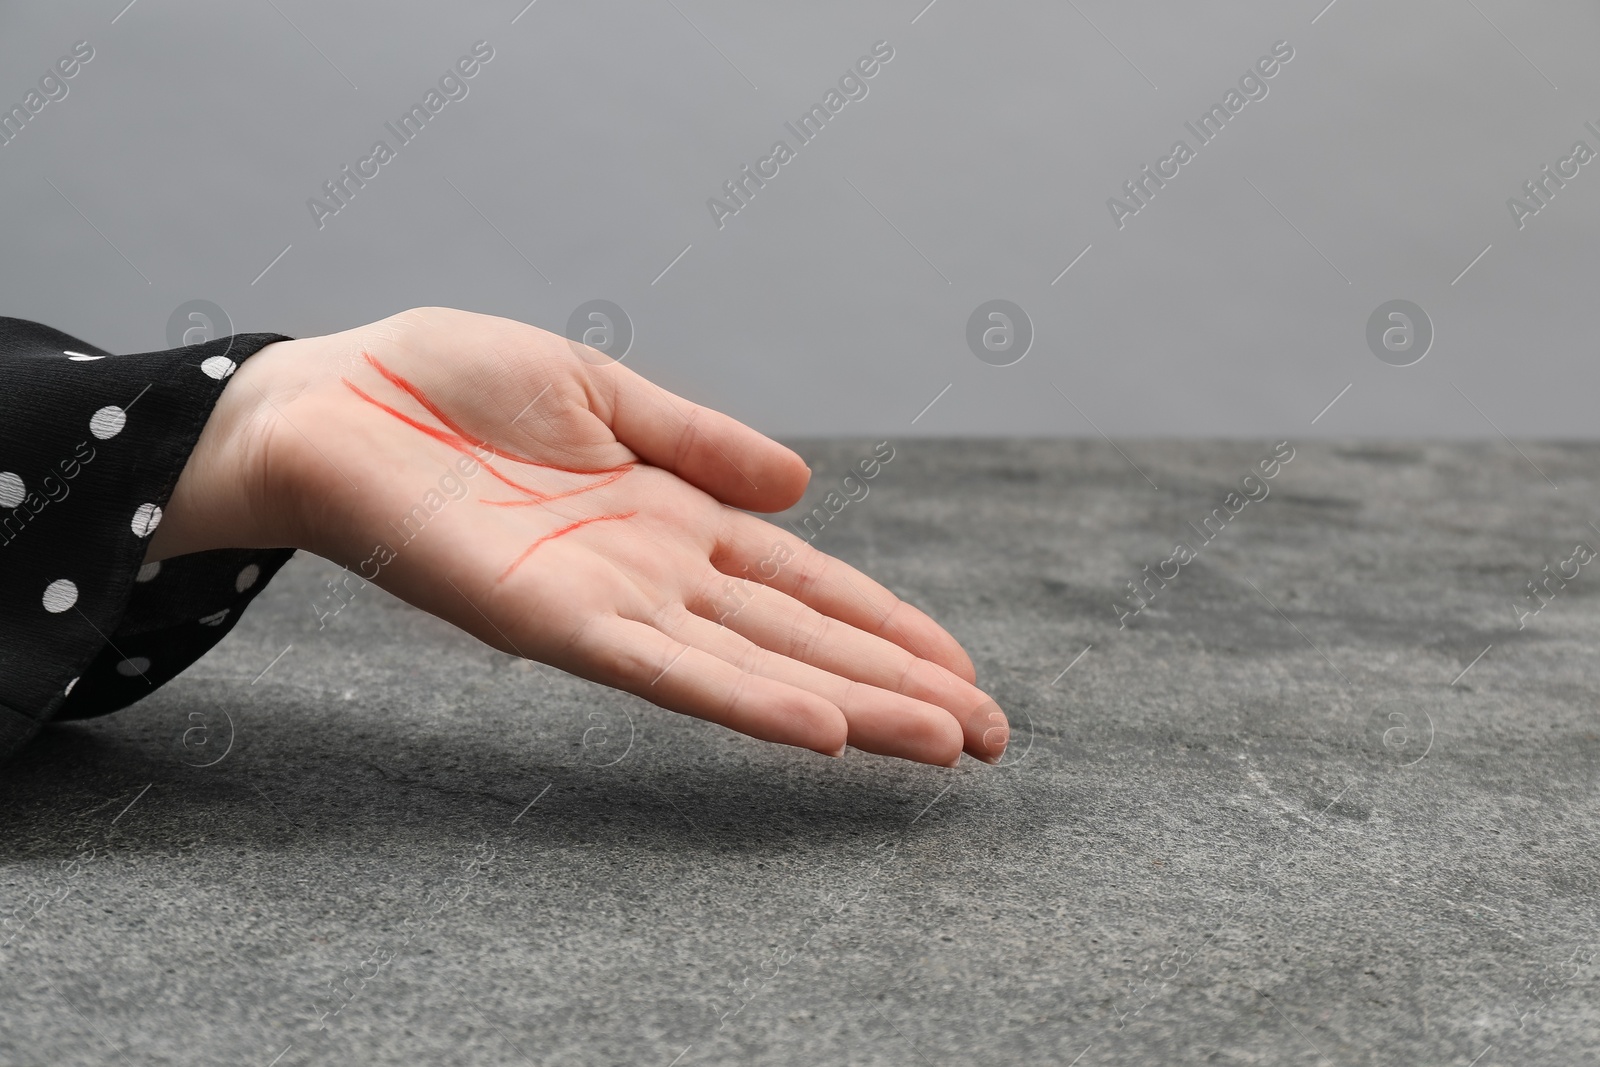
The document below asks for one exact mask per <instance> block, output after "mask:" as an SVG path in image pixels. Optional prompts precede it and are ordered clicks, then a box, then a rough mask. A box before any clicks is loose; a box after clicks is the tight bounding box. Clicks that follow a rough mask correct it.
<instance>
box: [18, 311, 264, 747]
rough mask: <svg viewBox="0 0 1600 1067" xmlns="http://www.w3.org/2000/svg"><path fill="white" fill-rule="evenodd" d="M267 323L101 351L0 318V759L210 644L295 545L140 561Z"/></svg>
mask: <svg viewBox="0 0 1600 1067" xmlns="http://www.w3.org/2000/svg"><path fill="white" fill-rule="evenodd" d="M285 340H288V338H286V337H282V336H280V335H278V334H264V333H258V334H239V335H236V336H233V337H222V338H218V339H216V340H214V341H206V342H203V343H201V344H195V345H190V346H188V347H185V348H177V349H172V350H170V351H165V352H141V353H137V354H133V355H112V354H111V353H109V352H105V351H102V350H100V349H98V348H95V347H94V346H92V345H87V344H84V343H83V342H82V341H79V340H77V339H75V338H73V337H69V336H68V335H67V334H64V333H62V332H60V331H59V330H53V329H51V328H49V327H48V326H41V325H39V324H37V323H32V322H25V321H23V320H21V319H8V318H3V317H0V760H3V759H6V758H8V757H10V756H11V755H13V754H14V753H15V752H16V750H17V749H18V748H20V747H21V746H22V745H23V744H24V743H25V742H26V741H27V740H28V738H30V737H31V736H33V734H35V733H36V732H37V731H38V730H39V728H40V726H41V725H43V724H44V723H47V722H51V721H53V720H63V719H82V718H88V717H90V716H94V715H104V714H106V713H108V712H112V711H116V710H117V709H119V708H124V707H127V706H128V705H129V704H132V703H133V702H134V701H136V700H138V699H140V698H141V697H144V696H148V695H149V694H150V693H151V692H153V691H154V690H155V688H156V687H157V686H159V685H161V684H163V683H164V682H167V681H169V680H170V679H172V678H173V677H175V676H176V675H177V674H178V672H180V671H182V670H183V669H184V668H185V667H187V666H189V664H191V663H193V662H194V661H195V660H197V659H199V658H200V657H201V656H202V655H204V654H205V652H206V651H207V650H208V649H210V648H211V646H213V645H215V644H216V643H217V642H218V641H220V640H221V639H222V637H223V636H224V635H225V634H227V632H228V631H229V630H230V629H232V628H233V625H234V623H235V622H237V621H238V618H239V614H240V612H242V611H243V610H244V608H245V606H246V605H248V604H249V603H250V601H251V600H252V599H253V598H254V597H255V595H256V594H257V593H259V592H260V591H261V589H262V588H263V587H264V586H265V585H266V584H267V581H268V580H269V579H270V578H271V577H272V576H273V575H274V574H275V573H277V571H278V569H279V568H280V567H282V566H283V565H284V564H285V563H287V562H288V560H289V557H290V556H291V555H293V554H294V553H293V550H292V549H270V550H255V549H225V550H220V551H215V552H198V553H195V554H193V555H188V556H178V557H176V558H173V559H168V560H164V561H163V562H161V563H152V564H150V565H149V566H144V565H143V563H144V555H145V549H146V548H147V546H148V544H149V537H150V535H151V533H153V532H154V531H155V529H156V527H157V525H159V524H160V522H161V513H162V509H163V508H164V507H166V505H167V501H168V500H169V499H170V497H171V496H172V491H173V489H174V488H175V487H176V485H177V483H178V475H179V474H180V473H182V471H183V467H184V464H185V463H187V462H188V459H189V455H190V453H192V452H193V451H194V447H195V444H196V443H197V442H198V441H199V438H200V431H201V430H202V429H203V428H204V426H205V424H206V420H207V419H208V418H209V417H210V415H211V410H212V408H213V407H214V406H215V404H216V402H217V398H218V397H219V396H221V395H222V390H223V389H224V388H225V387H226V386H227V383H228V378H229V376H230V375H232V374H233V372H234V370H235V369H237V367H238V365H239V363H240V362H242V361H243V360H245V359H247V358H248V357H250V356H251V355H254V354H255V353H256V352H258V351H260V350H261V349H263V348H265V347H266V346H267V345H269V344H272V343H273V342H274V341H285Z"/></svg>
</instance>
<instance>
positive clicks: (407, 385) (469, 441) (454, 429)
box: [340, 352, 638, 585]
mask: <svg viewBox="0 0 1600 1067" xmlns="http://www.w3.org/2000/svg"><path fill="white" fill-rule="evenodd" d="M362 355H363V356H364V357H365V358H366V361H367V363H368V364H370V365H371V366H372V368H373V369H374V370H376V371H377V372H378V373H379V374H381V375H383V377H384V379H385V380H386V381H388V382H389V383H390V384H392V385H394V386H396V387H397V388H399V389H400V390H401V391H402V392H404V393H405V394H406V395H408V396H410V397H411V398H412V399H413V400H415V401H416V402H417V403H419V404H421V405H422V406H423V408H425V409H426V410H427V412H428V413H429V414H430V415H432V416H433V417H434V418H436V419H438V420H439V422H441V423H443V424H444V426H445V427H446V429H444V430H440V429H438V428H437V427H433V426H429V425H427V424H426V423H424V422H422V421H420V420H418V419H415V418H412V417H411V416H410V415H407V414H406V413H405V412H403V411H400V410H399V409H397V408H395V407H393V406H391V405H389V404H385V403H384V402H383V401H381V400H379V399H377V398H376V397H374V396H372V395H371V394H370V393H368V392H366V391H365V390H363V389H362V388H361V387H360V386H358V385H356V384H355V383H354V382H352V381H351V380H350V379H348V378H341V379H340V380H341V381H342V382H344V384H345V386H346V387H347V388H348V389H349V390H350V391H351V392H353V393H355V394H356V396H358V397H360V398H361V399H362V400H365V401H366V402H367V403H369V404H371V405H372V406H373V407H375V408H377V409H379V410H380V411H382V412H384V413H385V414H387V415H390V416H391V417H393V418H395V419H398V420H399V421H401V422H403V423H405V424H406V425H407V426H410V427H411V428H412V429H414V430H416V431H418V432H419V433H423V434H426V435H427V436H429V437H432V438H433V439H434V440H436V441H440V442H442V443H444V444H446V445H448V446H450V447H451V448H452V449H454V450H455V451H457V452H460V453H461V454H462V455H465V456H471V457H472V458H473V459H474V460H475V461H476V462H478V463H479V464H480V465H481V466H482V467H483V469H484V470H486V471H488V472H489V473H490V474H491V475H493V476H494V477H495V478H497V479H498V480H500V481H502V482H504V483H505V484H506V485H509V486H510V487H512V488H513V489H515V490H517V491H518V492H520V493H524V494H526V495H527V497H529V498H530V499H525V500H483V501H480V503H482V504H485V505H487V506H489V507H539V506H543V505H545V504H548V503H550V502H551V501H554V500H561V499H564V498H566V497H570V496H576V495H578V494H579V493H587V492H589V491H590V490H593V489H600V488H602V487H604V486H607V485H610V484H612V483H613V482H615V481H617V480H618V479H619V478H621V477H622V476H623V475H624V474H627V473H628V472H629V471H631V470H633V467H634V465H633V464H632V463H625V464H622V465H621V466H616V467H602V468H598V469H584V468H574V467H562V466H559V465H556V464H552V463H540V462H538V461H537V460H531V459H527V458H525V457H522V456H517V455H515V454H512V453H506V454H505V455H506V458H508V459H510V460H512V461H513V462H516V463H523V464H526V465H528V466H531V467H541V468H543V469H545V470H558V471H563V472H566V473H568V474H609V475H610V477H608V478H602V479H600V480H599V481H597V482H592V483H590V484H589V485H583V486H579V487H578V488H576V489H569V490H567V491H565V492H561V493H546V492H544V491H543V490H540V489H535V488H533V487H532V486H528V485H523V484H522V483H520V482H517V481H514V480H513V479H511V478H509V477H507V476H506V475H505V474H503V473H501V472H500V471H499V470H498V469H496V468H495V467H494V466H493V465H492V464H490V463H489V462H487V461H486V460H484V459H482V458H480V456H481V453H483V452H488V453H489V454H491V455H494V456H496V457H498V456H500V455H501V453H500V452H499V450H497V449H496V448H495V447H494V446H493V445H491V444H489V443H488V442H487V441H483V440H481V439H479V438H476V437H473V436H472V435H470V434H468V433H467V432H466V431H465V430H463V429H462V428H461V427H460V426H458V425H456V423H455V422H454V421H452V420H451V419H450V417H449V416H447V415H446V414H445V413H444V412H443V411H442V410H440V409H439V407H438V405H436V404H435V403H433V401H431V400H429V399H428V397H427V396H426V395H425V394H424V393H423V392H422V390H421V389H419V388H417V387H416V386H415V385H413V384H412V383H411V382H409V381H407V380H406V379H405V378H403V377H402V376H400V375H398V374H396V373H394V372H393V371H391V370H390V369H389V368H387V367H385V366H384V365H383V364H382V363H380V362H379V361H378V360H377V359H376V358H375V357H374V356H373V355H372V354H371V353H370V352H363V353H362ZM637 514H638V512H636V511H629V512H626V513H623V514H617V515H595V516H591V517H590V518H587V519H579V520H578V521H576V522H572V523H569V524H567V525H566V526H563V527H561V528H560V529H558V530H554V531H552V532H550V533H548V534H545V535H544V536H543V537H541V538H539V539H538V540H537V541H535V542H533V544H531V545H529V546H528V547H527V548H526V549H524V550H523V552H522V554H521V555H519V556H518V557H517V558H516V559H515V560H513V561H512V562H511V565H510V566H508V567H507V568H506V569H505V570H504V571H502V572H501V574H500V576H499V577H498V578H496V579H495V584H497V585H498V584H500V583H502V582H504V581H505V580H506V579H507V578H509V577H511V575H512V573H513V572H514V571H516V569H517V568H518V567H520V566H521V565H522V564H523V563H524V562H526V560H527V559H528V557H529V556H531V555H533V553H534V552H535V550H537V549H538V548H539V547H540V546H542V545H544V544H546V543H548V542H550V541H554V540H555V539H556V538H558V537H565V536H566V535H567V534H570V533H572V532H573V531H575V530H578V529H580V528H581V527H584V526H587V525H589V524H590V523H594V522H612V521H616V520H619V519H631V518H632V517H633V516H635V515H637Z"/></svg>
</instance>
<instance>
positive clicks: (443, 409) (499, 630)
mask: <svg viewBox="0 0 1600 1067" xmlns="http://www.w3.org/2000/svg"><path fill="white" fill-rule="evenodd" d="M480 460H481V461H482V462H481V463H479V462H478V461H480ZM468 470H471V471H472V473H471V474H467V473H466V472H467V471H468ZM450 472H454V474H455V476H456V478H455V480H454V481H449V480H446V484H447V485H449V486H451V487H452V488H454V487H455V486H458V485H459V486H461V487H462V490H461V494H462V495H461V496H460V498H459V499H457V498H456V496H455V493H453V492H452V493H451V495H450V496H448V497H445V496H442V495H441V494H439V493H438V489H439V487H440V484H441V479H442V478H443V477H444V476H445V475H447V474H449V473H450ZM810 475H811V472H810V470H809V469H808V468H807V467H806V464H805V462H804V461H803V460H802V459H801V458H800V457H799V456H798V455H796V454H795V453H794V452H793V451H791V450H790V449H788V448H785V447H784V446H782V445H780V444H778V443H777V442H775V441H772V440H770V439H768V438H766V437H764V436H762V435H761V434H760V433H758V432H756V431H755V430H753V429H751V428H750V427H748V426H745V425H743V424H742V423H739V422H738V421H736V420H734V419H732V418H730V417H728V416H727V415H724V414H721V413H719V412H716V411H713V410H711V409H709V408H704V407H700V406H698V405H696V404H693V403H691V402H689V401H687V400H685V399H683V398H682V397H679V396H675V395H674V394H672V393H669V392H667V391H666V390H663V389H661V388H659V387H658V386H655V385H653V384H651V383H650V382H649V381H647V380H645V379H644V378H642V377H640V376H639V375H638V374H636V373H634V372H633V371H632V370H630V369H628V368H627V367H624V366H623V365H621V364H620V363H617V362H615V361H613V360H610V359H608V358H607V357H606V356H604V355H602V354H601V353H599V352H597V351H595V350H594V349H591V348H587V347H585V346H582V345H577V344H574V343H573V342H570V341H568V340H566V339H565V338H563V337H560V336H558V335H556V334H552V333H547V332H546V331H544V330H540V329H538V328H536V327H533V326H528V325H525V324H523V323H520V322H515V321H512V320H510V319H501V318H494V317H490V316H486V315H477V314H472V313H470V312H464V311H454V310H450V309H446V308H420V309H415V310H412V311H407V312H403V313H402V314H399V315H395V316H393V317H391V318H388V319H384V320H383V321H381V322H377V323H373V324H371V325H369V326H363V327H360V328H358V329H354V330H348V331H345V332H343V333H336V334H330V335H328V336H325V337H312V338H305V339H302V340H296V341H284V342H280V343H278V344H274V345H270V346H268V347H267V348H265V349H263V350H261V351H260V352H258V353H256V354H255V355H254V356H251V357H250V358H249V359H247V360H246V361H244V362H243V363H242V364H240V366H239V369H238V371H237V372H235V374H234V375H233V377H232V378H231V379H230V380H229V382H228V385H227V387H226V388H225V389H224V391H223V394H222V397H221V399H220V400H219V401H218V404H217V406H216V408H215V410H214V411H213V413H212V416H211V419H210V421H209V422H208V423H207V425H206V427H205V430H204V432H203V433H202V435H201V438H200V441H199V444H198V445H197V447H196V449H195V451H194V453H193V455H192V456H191V458H190V461H189V463H188V465H187V466H186V467H185V469H184V471H183V474H182V476H181V477H180V479H179V481H178V485H177V488H176V490H175V491H174V493H173V496H172V499H171V501H170V503H169V506H168V508H167V509H166V513H165V517H164V518H163V519H162V522H161V525H160V526H159V527H158V528H157V530H156V532H155V533H154V534H153V535H152V538H151V544H150V548H149V553H148V555H147V557H146V560H147V562H154V561H156V560H160V559H164V558H167V557H170V556H177V555H182V554H185V553H189V552H198V551H204V550H206V549H213V548H224V547H239V548H271V547H280V546H281V547H295V548H301V549H305V550H307V551H310V552H314V553H316V554H317V555H320V556H323V557H325V558H327V559H330V560H333V561H334V562H336V563H339V564H342V565H344V566H346V567H349V568H350V569H351V570H352V571H353V572H355V571H358V570H359V573H361V574H362V576H363V577H368V578H371V580H372V581H374V582H375V583H376V584H377V585H379V586H381V587H382V588H384V589H386V590H388V591H389V592H391V593H393V594H394V595H395V596H398V597H400V598H402V599H404V600H406V601H408V602H409V603H411V604H413V605H415V606H417V607H419V608H421V609H423V610H424V611H428V612H431V613H432V614H434V615H437V616H439V617H440V618H442V619H444V620H446V621H447V622H450V623H452V624H454V625H455V626H458V627H460V628H461V629H463V630H465V631H467V632H468V633H470V634H472V635H473V636H474V637H476V638H478V639H479V640H480V641H483V642H484V643H486V644H488V645H491V646H493V647H495V648H497V649H499V650H501V651H503V652H506V653H509V654H512V655H517V656H522V657H525V658H531V659H537V660H540V661H542V662H544V663H548V664H550V665H552V666H555V667H558V668H560V669H562V670H564V671H568V672H570V673H572V674H575V675H578V676H580V677H583V678H588V679H590V680H592V681H596V682H600V683H603V684H605V685H609V686H613V687H615V688H617V689H621V690H625V691H627V692H629V693H634V694H636V695H638V696H640V697H643V698H644V699H646V700H648V701H650V702H651V703H653V704H657V705H659V706H661V707H663V708H667V709H669V710H671V711H676V712H681V713H683V714H686V715H692V716H695V717H697V718H700V719H705V720H707V721H709V722H713V723H718V724H720V725H722V726H726V727H728V728H729V729H733V730H738V731H740V732H741V733H745V734H748V735H750V736H751V737H756V738H760V739H762V740H766V741H774V742H778V743H781V744H786V745H794V746H797V747H800V748H806V749H811V750H812V751H815V752H820V753H824V754H826V755H830V756H832V755H842V754H843V753H844V752H845V750H846V746H850V747H854V748H857V749H860V750H863V751H866V752H874V753H879V754H882V755H888V756H897V757H900V758H903V759H908V760H915V761H917V762H921V763H929V764H934V765H938V766H948V767H954V766H956V765H957V764H958V763H959V761H960V757H961V754H962V753H963V752H965V753H967V754H969V755H971V756H974V757H976V758H978V759H981V760H985V761H987V762H991V763H992V762H996V761H997V760H998V759H999V758H1000V756H1001V754H1002V753H1003V752H1004V750H1005V746H1006V741H1007V740H1008V737H1009V728H1008V726H1007V722H1006V717H1005V715H1004V713H1003V712H1001V710H1000V707H999V705H998V704H996V703H995V701H994V700H993V699H991V698H990V697H989V696H988V695H987V694H985V693H984V692H983V691H982V690H980V689H979V688H977V686H976V684H975V683H976V681H977V678H976V675H975V672H974V670H973V665H972V660H971V658H970V657H968V655H967V653H966V652H965V651H964V650H963V649H962V647H961V645H960V644H959V643H958V642H957V641H956V640H955V638H953V637H951V636H950V634H949V633H947V632H946V631H945V630H944V629H943V628H942V627H940V626H939V625H938V624H937V623H935V622H934V621H933V620H932V619H931V618H929V617H928V616H927V615H926V614H924V613H923V612H921V611H919V610H918V609H917V608H915V607H913V606H911V605H910V604H907V603H906V602H904V601H902V600H900V599H899V598H897V597H896V596H895V595H894V594H893V593H891V592H889V591H888V590H887V589H885V588H884V587H883V586H881V585H879V584H878V583H877V582H874V581H873V580H872V579H870V578H868V577H867V576H866V575H864V574H862V573H861V572H860V571H857V570H855V569H854V568H852V567H850V566H848V565H846V564H845V563H842V562H840V561H839V560H836V559H834V558H832V557H831V556H828V555H826V554H825V553H823V552H821V551H819V550H817V549H816V548H814V547H813V546H812V545H810V544H809V543H808V542H806V541H805V540H803V539H801V538H799V537H796V536H795V535H794V534H792V533H790V532H789V531H787V530H785V529H782V528H780V527H778V526H775V525H773V524H771V523H769V522H766V521H764V520H762V519H759V518H756V517H755V516H753V515H749V514H747V513H746V511H757V512H777V511H783V510H785V509H787V508H789V507H791V506H793V505H794V504H796V503H797V502H799V500H800V499H801V497H802V495H803V494H804V492H805V489H806V485H807V482H808V481H809V479H810ZM430 491H433V492H434V496H433V497H432V498H429V497H428V494H429V492H430ZM430 499H431V501H432V502H431V503H430V504H429V505H428V507H429V508H432V507H435V506H437V505H438V502H439V501H440V500H441V499H442V500H444V501H445V502H444V504H443V505H442V506H438V507H437V510H436V511H429V512H428V517H427V520H426V525H425V526H423V527H421V528H420V532H417V533H416V534H415V536H414V537H413V538H412V539H411V540H409V541H406V540H405V538H404V537H401V536H397V533H396V527H395V526H394V525H391V524H394V523H398V522H399V521H400V520H401V519H402V517H403V516H405V515H407V514H408V513H412V509H413V508H414V507H415V506H417V505H419V504H422V503H423V502H424V501H429V500H430ZM741 509H743V510H741ZM425 510H426V509H425ZM380 544H382V545H385V546H390V547H389V549H388V551H387V552H384V553H379V552H377V551H376V546H379V545H380ZM374 572H375V573H374ZM730 580H732V581H733V585H732V586H730V585H729V582H730Z"/></svg>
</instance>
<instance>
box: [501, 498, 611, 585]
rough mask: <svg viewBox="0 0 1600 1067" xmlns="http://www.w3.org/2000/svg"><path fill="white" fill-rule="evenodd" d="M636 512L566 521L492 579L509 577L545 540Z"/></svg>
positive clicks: (525, 550) (551, 539)
mask: <svg viewBox="0 0 1600 1067" xmlns="http://www.w3.org/2000/svg"><path fill="white" fill-rule="evenodd" d="M637 514H639V513H638V512H637V511H625V512H623V513H622V514H620V515H594V516H591V517H589V518H587V519H579V520H578V521H577V522H573V523H568V524H567V525H566V526H563V527H561V529H559V530H553V531H551V532H550V533H547V534H545V535H544V536H543V537H541V538H539V540H537V541H535V542H534V543H533V544H531V545H529V546H528V547H527V548H526V549H524V550H523V553H522V555H520V556H518V557H517V558H516V559H514V560H512V561H511V566H509V567H507V568H506V569H505V570H503V571H501V572H500V577H498V578H496V579H495V580H494V581H495V584H496V585H499V584H501V583H502V582H504V581H505V580H506V579H507V578H509V577H511V572H513V571H515V570H516V569H517V568H518V567H520V566H522V564H523V563H524V562H525V561H526V560H527V558H528V557H529V556H531V555H533V553H534V550H535V549H537V548H538V547H539V546H540V545H543V544H545V543H546V542H547V541H554V540H555V539H556V538H558V537H565V536H566V535H567V534H569V533H571V532H572V531H574V530H576V529H578V528H580V527H583V526H587V525H589V524H590V523H592V522H615V521H617V520H619V519H631V518H633V517H634V516H635V515H637Z"/></svg>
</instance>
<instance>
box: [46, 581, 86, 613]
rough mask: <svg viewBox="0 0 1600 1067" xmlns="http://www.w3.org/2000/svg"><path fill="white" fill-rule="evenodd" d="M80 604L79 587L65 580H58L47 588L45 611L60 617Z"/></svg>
mask: <svg viewBox="0 0 1600 1067" xmlns="http://www.w3.org/2000/svg"><path fill="white" fill-rule="evenodd" d="M77 602H78V587H77V586H75V585H73V584H72V583H71V582H69V581H67V580H66V579H65V578H57V579H56V580H55V581H53V582H51V583H50V584H49V585H48V586H46V587H45V591H44V610H46V611H48V612H50V613H51V614H52V615H59V614H61V613H62V612H63V611H66V610H67V609H68V608H70V607H72V605H74V604H76V603H77Z"/></svg>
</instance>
